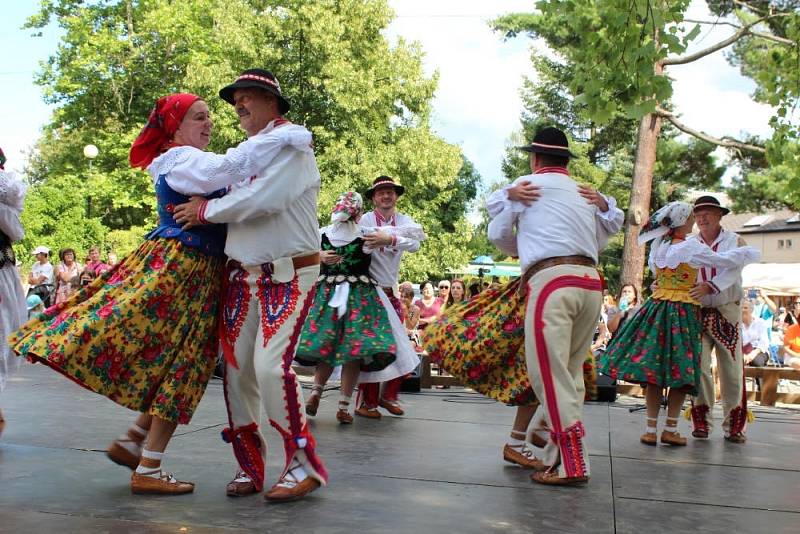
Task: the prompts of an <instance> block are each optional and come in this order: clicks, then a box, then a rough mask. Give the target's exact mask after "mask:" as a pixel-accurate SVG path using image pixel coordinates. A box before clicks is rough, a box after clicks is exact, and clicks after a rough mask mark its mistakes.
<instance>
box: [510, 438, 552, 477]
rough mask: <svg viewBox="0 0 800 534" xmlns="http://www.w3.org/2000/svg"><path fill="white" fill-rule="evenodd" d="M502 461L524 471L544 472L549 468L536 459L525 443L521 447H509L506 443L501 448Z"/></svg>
mask: <svg viewBox="0 0 800 534" xmlns="http://www.w3.org/2000/svg"><path fill="white" fill-rule="evenodd" d="M503 460H505V461H506V462H508V463H511V464H516V465H519V466H521V467H524V468H525V469H535V470H536V471H546V470H547V469H549V468H550V466H549V465H545V464H544V462H543V461H541V460H540V459H539V458H537V457H536V455H534V454H533V451H532V450H530V449H529V448H528V446H527V445H526V444H525V443H523V444H522V445H509V444H508V443H506V444H505V446H504V447H503Z"/></svg>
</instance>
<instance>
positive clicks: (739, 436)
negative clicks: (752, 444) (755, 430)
mask: <svg viewBox="0 0 800 534" xmlns="http://www.w3.org/2000/svg"><path fill="white" fill-rule="evenodd" d="M724 437H725V441H730V442H731V443H745V442H746V441H747V436H745V435H744V434H743V433H741V432H738V433H736V434H728V435H725V436H724Z"/></svg>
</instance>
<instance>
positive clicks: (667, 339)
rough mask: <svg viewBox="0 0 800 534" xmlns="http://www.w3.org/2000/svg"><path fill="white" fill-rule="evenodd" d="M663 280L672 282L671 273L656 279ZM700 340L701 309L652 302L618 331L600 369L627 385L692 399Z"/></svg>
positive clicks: (664, 272)
mask: <svg viewBox="0 0 800 534" xmlns="http://www.w3.org/2000/svg"><path fill="white" fill-rule="evenodd" d="M662 275H663V276H665V277H670V278H669V279H670V280H671V281H672V282H674V281H675V278H674V277H673V271H672V270H671V269H663V270H659V271H658V274H657V278H656V280H657V282H658V284H659V285H661V280H662V278H661V277H662ZM681 280H682V279H681ZM692 284H694V279H686V280H683V287H676V288H675V289H676V291H681V290H685V289H686V288H687V287H690V286H691V285H692ZM676 298H680V297H676ZM701 335H702V324H701V322H700V307H699V306H696V305H694V304H690V303H687V302H681V301H678V302H676V301H671V300H661V299H657V298H650V299H648V300H647V302H645V303H644V305H643V306H642V307H641V308H639V310H638V311H637V312H636V314H635V315H634V316H633V317H631V318H630V319H628V320H627V321H625V323H623V325H622V327H621V328H620V329H619V331H617V334H616V335H615V336H614V339H613V340H612V341H611V343H610V344H609V346H608V348H607V349H606V352H605V354H604V355H603V356H602V358H601V359H600V363H599V369H600V371H601V372H602V373H604V374H606V375H609V376H611V377H612V378H617V379H621V380H625V381H627V382H637V383H640V384H654V385H656V386H660V387H670V388H681V389H684V390H686V391H688V392H689V393H691V394H696V392H697V389H698V387H699V380H700V356H701V353H702V343H701Z"/></svg>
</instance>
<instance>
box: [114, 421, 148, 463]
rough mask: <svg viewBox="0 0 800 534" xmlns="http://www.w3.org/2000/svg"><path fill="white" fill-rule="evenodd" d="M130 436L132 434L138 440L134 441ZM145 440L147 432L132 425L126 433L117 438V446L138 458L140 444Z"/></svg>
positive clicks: (140, 448)
mask: <svg viewBox="0 0 800 534" xmlns="http://www.w3.org/2000/svg"><path fill="white" fill-rule="evenodd" d="M131 434H134V435H135V436H136V438H138V439H137V440H135V441H134V439H133V438H131ZM146 438H147V430H145V429H144V428H142V427H140V426H139V425H137V424H133V425H131V426H130V428H128V430H127V432H125V433H124V434H122V435H121V436H120V437H118V438H117V444H118V445H119V446H120V447H122V448H123V449H125V450H126V451H128V452H129V453H131V454H133V455H136V456H138V455H139V453H140V452H141V450H142V443H144V440H145V439H146Z"/></svg>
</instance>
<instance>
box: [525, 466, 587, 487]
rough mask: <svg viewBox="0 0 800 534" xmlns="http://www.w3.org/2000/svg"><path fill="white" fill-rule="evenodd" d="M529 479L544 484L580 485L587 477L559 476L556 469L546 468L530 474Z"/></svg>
mask: <svg viewBox="0 0 800 534" xmlns="http://www.w3.org/2000/svg"><path fill="white" fill-rule="evenodd" d="M531 480H533V481H534V482H538V483H539V484H544V485H546V486H582V485H583V484H586V483H587V482H589V477H560V476H558V471H557V470H555V469H554V470H552V471H550V470H548V471H544V472H538V473H534V474H532V475H531Z"/></svg>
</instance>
